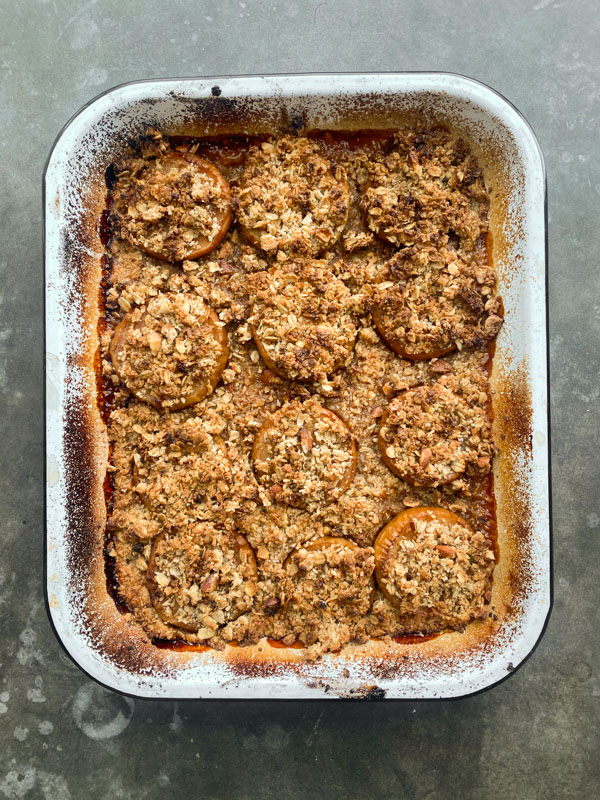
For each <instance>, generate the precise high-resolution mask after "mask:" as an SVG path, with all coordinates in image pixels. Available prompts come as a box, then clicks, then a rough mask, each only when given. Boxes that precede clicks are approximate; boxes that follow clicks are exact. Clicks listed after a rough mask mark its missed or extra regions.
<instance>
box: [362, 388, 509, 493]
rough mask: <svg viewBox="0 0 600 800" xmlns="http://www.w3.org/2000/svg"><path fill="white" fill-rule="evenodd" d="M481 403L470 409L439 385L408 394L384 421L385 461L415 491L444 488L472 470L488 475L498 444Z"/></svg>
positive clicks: (392, 406)
mask: <svg viewBox="0 0 600 800" xmlns="http://www.w3.org/2000/svg"><path fill="white" fill-rule="evenodd" d="M481 399H482V401H483V407H481V406H471V405H469V404H468V403H466V402H465V401H464V400H463V399H462V398H460V397H459V396H458V395H456V394H454V393H453V392H451V391H450V390H449V389H447V388H445V387H444V386H442V385H440V384H434V385H433V386H419V387H417V388H415V389H410V390H409V391H406V392H403V393H402V394H400V395H399V396H398V397H396V398H395V399H394V400H392V402H391V403H390V404H389V406H388V407H387V409H386V411H385V413H384V415H383V416H382V418H381V426H380V428H379V439H378V443H379V449H380V451H381V457H382V458H383V460H384V461H385V463H386V464H387V466H388V467H389V468H390V469H391V471H392V472H393V473H394V474H395V475H398V477H400V478H402V479H403V480H405V481H406V482H407V483H409V484H411V486H443V485H445V484H447V483H451V482H452V481H454V480H455V479H456V478H457V477H458V476H459V475H462V473H463V472H465V470H466V469H467V468H468V467H470V468H472V469H473V470H477V471H478V472H479V473H480V474H482V475H486V474H487V473H488V472H489V470H490V465H491V461H492V456H493V455H494V445H493V443H492V440H491V425H490V421H489V417H488V415H487V412H486V408H485V405H486V403H487V397H486V396H485V395H483V396H482V398H481Z"/></svg>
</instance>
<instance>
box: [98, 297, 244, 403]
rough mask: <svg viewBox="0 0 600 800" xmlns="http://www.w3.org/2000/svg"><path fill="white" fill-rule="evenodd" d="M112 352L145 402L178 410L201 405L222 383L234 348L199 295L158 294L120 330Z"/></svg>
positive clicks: (119, 370)
mask: <svg viewBox="0 0 600 800" xmlns="http://www.w3.org/2000/svg"><path fill="white" fill-rule="evenodd" d="M110 355H111V359H112V362H113V366H114V368H115V371H116V373H117V375H118V376H119V378H120V379H121V380H122V381H123V383H124V384H125V385H126V386H127V388H128V389H129V390H130V391H131V392H132V393H133V394H135V395H136V397H138V398H139V399H140V400H145V401H146V402H147V403H150V404H151V405H153V406H155V407H156V408H160V407H163V408H170V409H173V410H176V409H180V408H184V407H185V406H189V405H192V404H193V403H197V402H199V401H200V400H202V399H203V398H204V397H206V395H207V394H209V393H210V392H212V390H213V389H214V388H215V386H216V385H217V382H218V380H219V378H220V377H221V373H222V372H223V370H224V368H225V364H226V363H227V357H228V355H229V348H228V346H227V333H226V331H225V329H224V325H223V323H222V322H221V321H220V320H219V318H218V317H217V316H216V315H215V313H214V312H213V311H212V310H211V309H210V308H209V307H208V306H207V305H206V304H205V303H204V301H203V300H202V299H201V298H200V297H198V296H197V295H195V294H183V293H177V294H175V293H173V294H159V295H157V296H156V297H152V298H151V299H150V300H148V303H147V305H146V306H143V307H141V308H135V309H133V310H132V311H130V312H129V313H128V314H127V315H126V316H125V317H124V319H123V320H122V321H121V322H120V323H119V325H118V326H117V327H116V328H115V331H114V334H113V337H112V341H111V345H110Z"/></svg>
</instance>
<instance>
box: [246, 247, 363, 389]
mask: <svg viewBox="0 0 600 800" xmlns="http://www.w3.org/2000/svg"><path fill="white" fill-rule="evenodd" d="M251 293H252V294H251V298H252V316H251V317H250V320H249V321H250V325H251V330H252V335H253V336H254V339H255V341H256V345H257V347H258V350H259V352H260V354H261V356H262V358H263V360H264V361H265V363H266V365H267V366H268V367H269V369H272V370H273V372H276V373H277V374H278V375H280V376H281V377H283V378H290V379H295V380H305V381H318V380H327V378H328V377H330V376H331V375H332V374H333V373H334V372H335V371H336V370H337V369H339V368H340V367H341V366H343V365H344V364H345V363H347V362H348V361H349V360H350V357H351V355H352V349H353V347H354V342H355V340H356V333H357V315H358V313H359V312H360V298H354V297H353V296H352V295H351V293H350V291H349V290H348V288H347V286H346V285H345V284H344V283H343V281H341V280H339V279H337V278H336V277H335V275H334V274H333V272H332V271H331V270H330V269H328V268H327V265H326V263H325V262H320V261H293V262H286V263H285V264H283V265H280V266H276V267H274V268H273V269H272V270H270V271H269V272H263V273H258V274H256V275H255V276H254V278H253V280H252V284H251Z"/></svg>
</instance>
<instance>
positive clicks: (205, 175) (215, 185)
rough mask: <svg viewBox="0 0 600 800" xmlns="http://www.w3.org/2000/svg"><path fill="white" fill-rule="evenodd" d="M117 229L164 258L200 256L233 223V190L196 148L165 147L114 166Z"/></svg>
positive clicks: (114, 223) (113, 214)
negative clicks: (187, 150)
mask: <svg viewBox="0 0 600 800" xmlns="http://www.w3.org/2000/svg"><path fill="white" fill-rule="evenodd" d="M115 173H116V183H115V186H114V188H113V192H112V198H113V205H112V207H111V223H112V228H113V231H114V232H115V233H117V234H118V235H119V236H120V237H121V238H123V239H126V240H127V241H129V242H131V243H132V244H135V245H137V246H138V247H141V248H142V250H145V251H146V252H147V253H148V254H149V255H151V256H153V257H155V258H159V259H162V260H163V261H170V262H177V261H183V260H184V259H186V258H190V259H191V258H198V257H199V256H201V255H203V254H204V253H208V252H209V251H210V250H212V249H213V248H215V247H216V246H217V245H218V244H219V242H221V241H222V239H223V238H224V236H225V234H226V233H227V229H228V228H229V225H230V223H231V217H232V202H231V191H230V189H229V185H228V184H227V181H226V180H225V178H224V177H223V175H222V174H221V173H220V172H219V170H218V169H217V168H216V167H215V166H214V165H213V164H210V163H209V162H208V161H205V160H204V159H202V158H199V157H198V156H196V155H195V154H194V153H189V152H178V151H167V150H166V148H162V152H159V153H158V154H153V156H152V157H141V158H129V159H126V160H124V161H122V162H120V163H119V164H117V165H116V166H115Z"/></svg>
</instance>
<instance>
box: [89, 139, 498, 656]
mask: <svg viewBox="0 0 600 800" xmlns="http://www.w3.org/2000/svg"><path fill="white" fill-rule="evenodd" d="M107 185H108V191H109V199H108V209H107V212H106V220H107V225H106V231H107V235H106V237H105V247H106V256H105V266H106V269H105V273H106V280H105V286H104V287H103V288H104V295H103V298H104V303H103V311H104V313H103V321H102V325H103V328H102V336H101V364H102V387H103V391H102V397H101V402H102V410H103V414H104V418H105V419H106V420H107V427H108V436H109V443H110V463H109V467H108V477H109V481H108V482H107V484H106V485H107V487H108V488H107V510H108V524H107V535H106V558H107V576H108V580H109V584H110V587H111V590H112V591H114V592H115V594H116V596H118V598H119V600H120V601H121V602H122V603H123V604H124V605H125V606H126V608H127V610H128V613H129V614H130V615H131V616H132V618H133V619H135V620H136V621H137V622H138V623H139V624H140V625H141V626H142V628H143V629H144V631H145V632H146V634H147V635H148V637H150V638H151V639H152V640H154V641H157V642H161V643H164V642H165V641H167V642H169V641H170V642H175V641H177V640H183V641H184V642H185V643H186V644H187V645H189V646H192V647H193V646H197V647H199V648H200V647H211V648H216V649H223V648H224V647H225V646H226V645H227V644H228V643H231V644H234V643H235V644H238V645H247V644H253V643H257V642H259V640H261V639H265V638H266V640H267V642H269V641H271V642H272V641H273V640H276V641H277V642H278V643H280V644H281V645H283V646H284V647H285V646H287V647H290V646H296V647H303V653H304V654H305V656H306V658H309V659H314V658H318V657H319V656H320V655H321V654H323V653H325V652H336V651H339V650H340V649H341V648H342V647H344V646H345V645H346V644H348V643H350V642H357V643H361V642H365V641H367V640H368V639H369V638H382V637H401V636H403V635H407V634H411V635H415V634H416V635H419V634H423V635H424V634H431V633H437V632H443V631H444V630H448V629H461V628H463V627H464V626H466V625H467V624H469V623H472V622H474V621H476V620H477V619H480V618H482V617H483V616H485V615H486V614H489V613H492V608H491V605H490V602H491V586H492V573H493V569H494V565H495V562H496V559H497V552H496V534H495V512H494V498H493V487H492V471H491V470H492V462H493V458H494V455H495V452H496V451H495V445H494V442H493V438H492V427H491V417H490V408H491V403H490V388H489V380H488V379H489V372H490V368H491V361H492V353H493V342H494V339H495V337H496V335H497V333H498V331H499V329H500V326H501V325H502V303H501V300H500V298H499V297H498V296H497V295H496V292H495V286H496V276H495V271H494V269H493V266H492V264H491V261H490V259H489V254H488V240H487V233H488V211H489V199H488V194H487V190H486V187H485V184H484V181H483V175H482V172H481V170H480V169H479V167H478V165H477V162H476V160H475V158H474V156H473V155H472V153H471V152H470V150H469V147H468V145H467V144H466V143H465V142H464V141H462V140H460V139H457V138H456V137H454V136H453V135H452V134H451V133H450V132H449V131H447V130H445V129H441V128H432V129H428V130H401V131H394V132H390V131H373V132H357V133H348V132H346V133H332V132H323V131H317V132H314V133H310V134H306V135H285V136H281V137H279V138H277V137H262V138H261V137H249V136H248V137H241V136H240V137H229V138H220V139H197V138H193V137H184V136H177V137H171V138H169V137H167V136H163V135H162V134H161V133H160V132H158V131H155V130H149V131H148V133H147V135H146V136H145V137H143V138H142V139H141V140H140V141H138V142H137V143H134V144H132V145H131V149H130V151H129V152H128V154H127V155H126V156H124V157H123V158H121V159H119V161H118V162H116V163H114V164H113V165H111V167H110V168H109V170H108V171H107Z"/></svg>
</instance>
